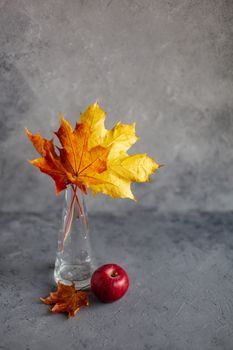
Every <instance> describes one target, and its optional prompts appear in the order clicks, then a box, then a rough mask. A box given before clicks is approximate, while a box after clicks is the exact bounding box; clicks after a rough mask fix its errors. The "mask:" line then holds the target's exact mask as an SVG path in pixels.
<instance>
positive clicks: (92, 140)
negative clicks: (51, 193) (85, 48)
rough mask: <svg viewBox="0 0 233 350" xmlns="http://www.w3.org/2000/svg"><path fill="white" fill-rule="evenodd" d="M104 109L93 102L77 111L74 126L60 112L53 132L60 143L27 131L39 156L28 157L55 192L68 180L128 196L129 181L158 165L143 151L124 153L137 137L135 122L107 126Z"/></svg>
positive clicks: (143, 177)
mask: <svg viewBox="0 0 233 350" xmlns="http://www.w3.org/2000/svg"><path fill="white" fill-rule="evenodd" d="M105 118H106V113H105V112H104V111H103V110H102V109H101V108H100V106H99V105H98V103H95V104H93V105H91V106H89V107H88V108H87V110H86V111H85V112H84V113H82V114H81V117H80V123H77V124H76V126H75V128H74V130H73V129H72V127H71V125H70V124H69V123H68V122H67V121H66V119H65V118H64V116H63V115H61V125H60V128H59V129H58V131H57V132H56V133H55V135H56V136H57V137H58V139H59V141H60V144H61V147H56V148H57V150H55V146H54V143H53V140H47V139H44V138H42V137H41V136H40V135H39V134H37V135H33V134H31V133H30V132H29V130H27V129H26V132H27V135H28V137H29V139H30V140H31V142H32V144H33V145H34V147H35V148H36V150H37V151H38V152H39V154H40V155H41V158H38V159H35V160H32V161H30V162H31V164H32V165H34V166H36V167H38V168H39V169H40V170H41V171H42V172H43V173H46V174H48V175H50V176H51V177H52V178H53V180H54V181H55V184H56V190H57V193H59V192H60V191H62V190H64V189H65V188H66V187H67V185H68V184H74V185H76V186H78V187H79V188H80V189H81V190H82V191H83V192H84V193H86V187H89V188H90V189H91V191H92V193H93V194H96V193H97V192H102V193H104V194H107V195H109V196H111V197H114V198H116V197H120V198H130V199H133V200H135V197H134V195H133V194H132V192H131V183H132V182H145V181H149V177H150V175H151V174H152V173H154V172H155V171H156V170H157V169H158V168H159V167H160V165H158V164H157V163H156V162H155V161H154V160H153V159H152V158H150V157H149V156H147V154H136V155H132V156H130V155H128V153H127V151H128V150H129V148H130V147H131V146H132V145H133V144H134V143H135V142H136V141H137V140H138V137H137V136H136V134H135V123H133V124H122V123H117V124H116V125H115V126H114V127H113V128H112V129H111V130H107V129H106V128H105V125H104V122H105Z"/></svg>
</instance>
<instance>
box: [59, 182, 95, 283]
mask: <svg viewBox="0 0 233 350" xmlns="http://www.w3.org/2000/svg"><path fill="white" fill-rule="evenodd" d="M92 271H93V259H92V254H91V247H90V230H89V223H88V215H87V209H86V204H85V195H84V194H83V192H82V191H80V190H79V189H78V187H77V186H75V185H69V186H68V187H67V189H66V190H65V200H64V207H63V212H62V227H61V230H60V231H59V238H58V249H57V255H56V261H55V269H54V278H55V281H56V282H57V283H58V282H61V283H63V284H71V283H73V282H74V283H75V287H76V289H84V288H87V287H89V285H90V278H91V274H92Z"/></svg>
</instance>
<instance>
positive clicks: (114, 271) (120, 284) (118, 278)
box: [91, 264, 129, 303]
mask: <svg viewBox="0 0 233 350" xmlns="http://www.w3.org/2000/svg"><path fill="white" fill-rule="evenodd" d="M128 288H129V277H128V275H127V273H126V271H125V270H124V269H122V267H120V266H119V265H116V264H106V265H103V266H101V267H99V268H98V269H97V270H96V271H95V272H94V273H93V275H92V277H91V291H92V293H93V294H95V296H96V297H97V298H98V299H99V300H100V301H102V302H104V303H112V302H114V301H116V300H118V299H120V298H122V297H123V295H125V293H126V292H127V290H128Z"/></svg>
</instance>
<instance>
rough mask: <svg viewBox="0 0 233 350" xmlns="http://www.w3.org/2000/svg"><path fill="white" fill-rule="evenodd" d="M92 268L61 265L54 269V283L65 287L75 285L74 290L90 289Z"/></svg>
mask: <svg viewBox="0 0 233 350" xmlns="http://www.w3.org/2000/svg"><path fill="white" fill-rule="evenodd" d="M91 274H92V268H91V266H90V264H82V265H67V264H65V265H63V266H61V267H60V268H57V269H55V271H54V279H55V281H56V283H58V282H61V283H63V284H66V285H70V284H72V283H74V284H75V288H76V289H77V290H79V289H87V288H89V287H90V279H91Z"/></svg>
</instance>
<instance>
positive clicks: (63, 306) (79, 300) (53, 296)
mask: <svg viewBox="0 0 233 350" xmlns="http://www.w3.org/2000/svg"><path fill="white" fill-rule="evenodd" d="M40 300H41V301H42V302H43V303H44V304H46V305H53V306H52V308H51V309H50V311H52V312H55V313H59V312H67V313H68V317H74V316H75V315H76V314H77V313H78V312H79V310H80V308H81V307H82V306H89V301H88V293H87V292H85V291H78V290H76V289H75V286H74V283H73V284H72V285H70V286H66V285H64V284H62V283H60V282H58V286H57V291H56V292H52V293H50V295H49V296H48V297H47V298H40Z"/></svg>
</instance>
